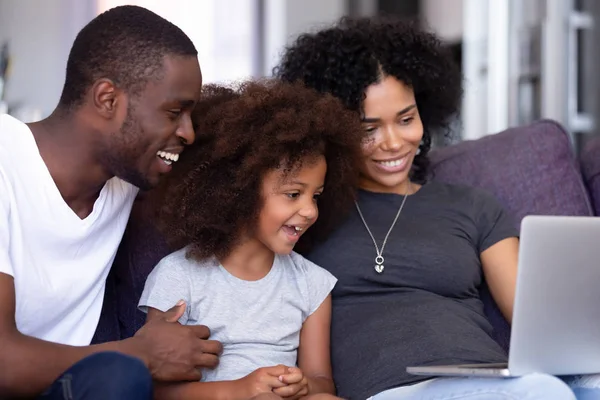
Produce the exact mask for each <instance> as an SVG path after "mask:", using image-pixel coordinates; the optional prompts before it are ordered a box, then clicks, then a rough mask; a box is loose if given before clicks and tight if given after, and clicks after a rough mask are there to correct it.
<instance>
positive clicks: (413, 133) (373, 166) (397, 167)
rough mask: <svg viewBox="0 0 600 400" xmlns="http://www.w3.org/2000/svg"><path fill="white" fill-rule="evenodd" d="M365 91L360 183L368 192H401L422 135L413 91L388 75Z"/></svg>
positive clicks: (403, 191)
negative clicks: (362, 162)
mask: <svg viewBox="0 0 600 400" xmlns="http://www.w3.org/2000/svg"><path fill="white" fill-rule="evenodd" d="M365 94H366V98H365V101H364V118H363V120H362V125H363V128H364V130H365V141H364V143H363V154H364V165H363V169H362V171H361V181H360V186H361V188H362V189H365V190H369V191H372V192H384V193H405V192H406V188H407V187H406V185H407V180H408V179H409V178H408V177H409V172H410V169H411V166H412V163H413V160H414V158H415V155H416V152H417V149H418V148H419V144H420V143H421V138H422V137H423V123H422V122H421V118H420V117H419V111H418V110H417V103H416V101H415V94H414V92H413V90H412V88H411V87H409V86H407V85H405V84H404V83H403V82H401V81H399V80H397V79H396V78H394V77H390V76H386V77H385V78H384V79H383V80H382V81H381V82H379V83H375V84H373V85H371V86H369V87H368V88H367V90H366V92H365Z"/></svg>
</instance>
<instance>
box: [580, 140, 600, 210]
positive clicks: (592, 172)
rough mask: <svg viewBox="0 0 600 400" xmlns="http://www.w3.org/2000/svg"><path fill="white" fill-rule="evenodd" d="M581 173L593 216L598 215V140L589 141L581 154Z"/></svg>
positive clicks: (599, 187)
mask: <svg viewBox="0 0 600 400" xmlns="http://www.w3.org/2000/svg"><path fill="white" fill-rule="evenodd" d="M581 172H582V173H583V179H584V181H585V184H586V186H587V188H588V191H589V193H590V197H591V198H592V205H593V207H594V214H595V215H600V138H596V139H593V140H591V141H590V142H589V143H588V144H587V145H586V146H585V148H584V149H583V151H582V152H581Z"/></svg>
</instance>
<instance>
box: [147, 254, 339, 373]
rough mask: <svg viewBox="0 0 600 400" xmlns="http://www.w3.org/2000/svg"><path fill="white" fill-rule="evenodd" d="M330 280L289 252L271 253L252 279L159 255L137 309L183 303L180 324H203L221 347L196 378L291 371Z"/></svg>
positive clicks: (219, 267) (218, 266)
mask: <svg viewBox="0 0 600 400" xmlns="http://www.w3.org/2000/svg"><path fill="white" fill-rule="evenodd" d="M335 283H336V279H335V278H334V277H333V276H332V275H331V274H330V273H329V272H327V271H326V270H324V269H323V268H321V267H319V266H317V265H315V264H313V263H312V262H310V261H308V260H307V259H305V258H304V257H302V256H300V255H299V254H296V253H294V252H292V253H291V254H289V255H275V259H274V261H273V266H272V268H271V270H270V272H269V273H268V274H267V275H266V276H265V277H264V278H262V279H260V280H257V281H245V280H242V279H239V278H236V277H235V276H233V275H231V274H230V273H229V272H228V271H227V270H226V269H225V268H223V266H222V265H221V264H220V263H219V262H218V261H216V259H211V260H207V261H205V262H197V261H195V260H193V259H190V258H187V257H186V249H182V250H179V251H177V252H175V253H172V254H170V255H168V256H167V257H165V258H163V259H162V260H161V261H160V263H159V264H158V265H157V266H156V267H155V268H154V270H153V271H152V273H150V275H149V276H148V279H147V280H146V285H145V287H144V292H143V293H142V297H141V299H140V302H139V308H140V309H141V310H142V311H144V312H147V309H148V307H153V308H156V309H158V310H160V311H167V310H168V309H170V308H171V307H173V306H174V305H175V304H176V303H177V302H178V301H179V300H184V301H185V302H186V303H187V309H186V312H185V314H184V315H183V316H182V317H181V318H180V320H179V322H180V323H181V324H183V325H199V324H201V325H206V326H208V327H209V328H210V332H211V337H210V338H211V339H213V340H218V341H220V342H221V343H222V344H223V353H222V354H221V357H220V358H219V365H218V367H217V368H216V369H214V370H208V369H205V370H203V371H202V381H206V382H210V381H224V380H234V379H239V378H242V377H244V376H246V375H248V374H249V373H251V372H252V371H254V370H256V369H258V368H261V367H270V366H274V365H278V364H283V365H287V366H290V367H291V366H295V365H296V361H297V350H298V345H299V342H300V330H301V329H302V324H303V323H304V321H305V320H306V318H308V317H309V316H310V315H311V314H312V313H314V312H315V311H316V310H317V309H318V308H319V306H320V305H321V303H323V301H324V300H325V299H326V298H327V296H328V295H329V293H330V292H331V289H332V288H333V286H334V285H335Z"/></svg>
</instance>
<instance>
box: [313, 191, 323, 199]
mask: <svg viewBox="0 0 600 400" xmlns="http://www.w3.org/2000/svg"><path fill="white" fill-rule="evenodd" d="M322 194H323V193H315V194H314V195H313V200H315V201H317V200H319V197H321V195H322Z"/></svg>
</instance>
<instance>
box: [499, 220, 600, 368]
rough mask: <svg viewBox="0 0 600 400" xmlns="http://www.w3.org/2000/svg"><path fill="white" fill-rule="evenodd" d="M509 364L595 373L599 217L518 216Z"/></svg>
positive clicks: (599, 324) (599, 345) (599, 360)
mask: <svg viewBox="0 0 600 400" xmlns="http://www.w3.org/2000/svg"><path fill="white" fill-rule="evenodd" d="M509 369H510V372H511V374H513V375H523V374H526V373H531V372H536V371H543V372H546V373H550V374H554V375H571V374H586V373H600V218H595V217H564V216H528V217H525V218H524V219H523V222H522V225H521V243H520V247H519V271H518V278H517V288H516V297H515V304H514V312H513V323H512V331H511V346H510V355H509Z"/></svg>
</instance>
